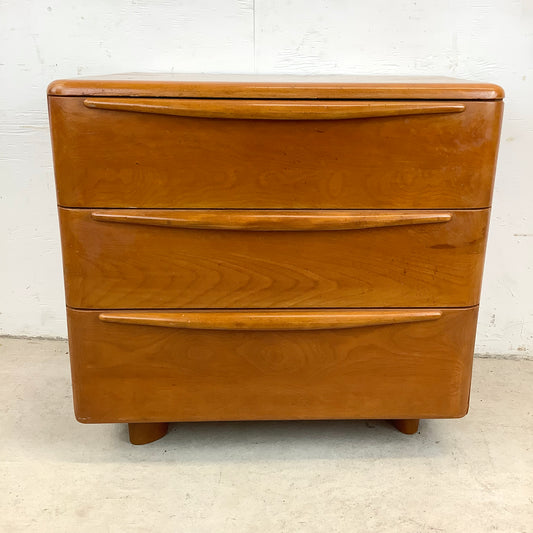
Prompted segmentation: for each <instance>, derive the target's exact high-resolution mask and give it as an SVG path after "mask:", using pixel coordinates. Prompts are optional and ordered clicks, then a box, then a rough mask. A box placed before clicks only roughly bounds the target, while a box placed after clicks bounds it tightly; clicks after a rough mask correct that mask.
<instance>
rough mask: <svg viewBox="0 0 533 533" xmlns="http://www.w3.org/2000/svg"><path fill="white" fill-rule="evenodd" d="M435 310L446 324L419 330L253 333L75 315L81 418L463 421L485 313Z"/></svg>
mask: <svg viewBox="0 0 533 533" xmlns="http://www.w3.org/2000/svg"><path fill="white" fill-rule="evenodd" d="M346 311H347V312H348V311H349V312H351V313H353V315H354V316H356V315H357V314H358V313H360V312H362V313H366V311H364V310H362V311H360V310H346ZM382 311H386V310H382ZM405 311H409V310H405ZM428 311H432V312H433V311H434V310H428ZM438 311H439V312H440V313H441V316H440V318H436V319H433V320H426V321H420V322H407V323H397V324H390V325H377V326H368V327H357V328H352V329H330V330H307V331H302V330H297V331H252V330H195V329H187V328H185V329H184V328H168V327H153V326H145V325H136V324H117V323H110V322H104V321H102V320H100V318H99V315H100V312H99V311H79V310H73V309H69V310H68V319H69V338H70V356H71V363H72V378H73V385H74V402H75V410H76V416H77V418H78V420H80V421H81V422H117V421H122V422H172V421H201V420H278V419H328V418H331V419H346V418H370V419H372V418H386V419H404V418H434V417H436V418H439V417H460V416H463V415H464V414H465V413H466V411H467V408H468V397H469V386H470V376H471V365H472V351H473V343H474V337H475V326H476V315H477V307H473V308H467V309H452V310H448V309H439V310H438ZM242 312H245V310H242ZM280 312H281V310H280ZM290 313H291V312H289V315H290Z"/></svg>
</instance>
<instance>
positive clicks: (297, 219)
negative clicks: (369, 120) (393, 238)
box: [91, 209, 452, 231]
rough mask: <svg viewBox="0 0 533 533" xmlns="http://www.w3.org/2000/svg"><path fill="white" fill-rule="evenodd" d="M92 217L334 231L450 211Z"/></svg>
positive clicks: (120, 212)
mask: <svg viewBox="0 0 533 533" xmlns="http://www.w3.org/2000/svg"><path fill="white" fill-rule="evenodd" d="M91 216H92V218H93V219H94V220H98V221H101V222H115V223H120V224H140V225H143V226H162V227H169V228H182V229H210V230H238V231H335V230H357V229H367V228H380V227H385V226H408V225H413V224H435V223H439V222H447V221H449V220H451V218H452V213H450V212H443V211H437V212H425V211H370V212H361V211H337V210H333V211H328V210H294V211H290V210H283V211H279V210H268V211H250V210H239V209H220V210H210V209H177V210H158V211H154V210H142V209H114V210H113V209H106V210H99V211H93V212H92V213H91Z"/></svg>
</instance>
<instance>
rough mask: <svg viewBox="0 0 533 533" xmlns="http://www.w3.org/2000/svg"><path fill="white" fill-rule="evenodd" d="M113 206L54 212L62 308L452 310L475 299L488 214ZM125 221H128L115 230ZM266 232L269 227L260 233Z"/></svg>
mask: <svg viewBox="0 0 533 533" xmlns="http://www.w3.org/2000/svg"><path fill="white" fill-rule="evenodd" d="M117 211H118V210H111V211H110V212H109V215H110V218H107V217H106V213H105V210H98V211H93V210H89V209H63V208H61V209H60V210H59V214H60V223H61V228H62V243H63V258H64V269H65V282H66V298H67V304H68V305H69V306H71V307H76V308H92V309H107V308H117V309H119V308H123V309H124V308H197V309H201V308H270V307H273V308H277V307H298V308H305V307H308V308H312V307H404V306H405V307H410V306H413V307H431V306H434V307H459V306H469V305H476V304H477V303H478V301H479V292H480V284H481V273H482V268H483V256H484V250H485V242H486V236H487V224H488V216H489V211H488V210H464V211H445V212H439V211H429V212H424V211H387V212H383V211H381V212H372V211H350V212H346V211H344V212H341V213H335V212H327V213H325V212H314V213H308V212H301V211H295V212H294V213H288V214H286V213H284V212H281V213H280V212H266V211H253V212H248V213H243V212H242V211H237V212H236V213H233V212H232V211H231V210H224V211H220V212H215V213H213V212H209V211H208V212H205V211H201V210H193V211H189V210H172V211H166V210H151V211H150V210H123V211H121V212H117ZM285 215H286V216H285ZM262 217H265V219H264V220H262ZM417 217H420V218H417ZM95 218H96V220H95ZM109 220H111V221H112V222H109ZM128 220H129V222H131V221H133V222H135V223H133V224H130V223H123V222H125V221H128ZM116 222H119V223H116ZM145 222H146V223H147V225H145ZM154 222H158V223H161V224H162V225H161V226H159V225H153V223H154ZM413 222H418V223H415V224H412V223H413ZM406 223H408V224H411V225H404V224H406ZM179 224H183V226H180V225H179ZM188 224H191V225H192V226H193V227H192V228H188V227H187V225H188ZM209 224H213V226H209ZM358 224H359V225H360V226H358ZM372 224H377V225H378V226H379V225H380V224H399V225H397V226H396V225H389V226H386V227H372ZM167 226H168V227H167ZM197 226H204V227H205V226H207V228H208V229H198V228H197ZM269 226H270V228H271V229H276V231H265V230H266V229H268V227H269ZM365 226H369V227H365ZM220 227H221V228H227V227H230V228H231V229H218V228H220ZM239 227H241V228H242V229H241V230H239V229H237V228H239ZM314 227H316V228H317V229H316V230H314V229H313V228H314ZM335 227H337V228H339V229H342V231H334V228H335ZM346 227H348V228H357V227H359V228H360V229H346ZM302 228H303V230H302ZM251 229H252V230H254V229H255V230H257V229H259V230H262V231H250V230H251ZM283 229H285V231H284V230H283ZM293 229H298V231H291V230H293ZM325 229H327V230H328V231H324V230H325Z"/></svg>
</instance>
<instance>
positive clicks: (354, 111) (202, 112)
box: [83, 98, 465, 120]
mask: <svg viewBox="0 0 533 533" xmlns="http://www.w3.org/2000/svg"><path fill="white" fill-rule="evenodd" d="M83 103H84V105H85V106H86V107H90V108H93V109H109V110H112V111H130V112H132V113H152V114H157V115H176V116H180V117H198V118H228V119H260V120H342V119H350V118H352V119H353V118H373V117H396V116H403V115H432V114H436V113H461V112H462V111H464V110H465V106H464V105H463V104H458V103H446V102H437V103H431V102H417V101H411V102H409V101H407V102H373V101H369V102H361V101H347V100H321V101H312V100H237V99H235V100H231V99H226V100H224V99H193V98H191V99H176V98H87V99H85V100H84V101H83Z"/></svg>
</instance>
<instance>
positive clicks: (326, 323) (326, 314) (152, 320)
mask: <svg viewBox="0 0 533 533" xmlns="http://www.w3.org/2000/svg"><path fill="white" fill-rule="evenodd" d="M441 315H442V313H441V311H435V310H420V309H404V310H401V309H394V310H379V311H372V310H364V311H361V310H357V311H353V310H337V309H336V310H331V311H329V310H328V311H323V310H320V311H285V310H283V311H180V312H177V311H172V312H159V311H106V312H104V313H100V314H99V318H100V320H102V321H103V322H112V323H116V324H131V325H137V326H159V327H164V328H177V329H210V330H230V331H235V330H237V331H240V330H248V331H292V330H328V329H329V330H330V329H349V328H360V327H370V326H383V325H387V324H401V323H405V322H423V321H427V320H436V319H438V318H440V317H441Z"/></svg>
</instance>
